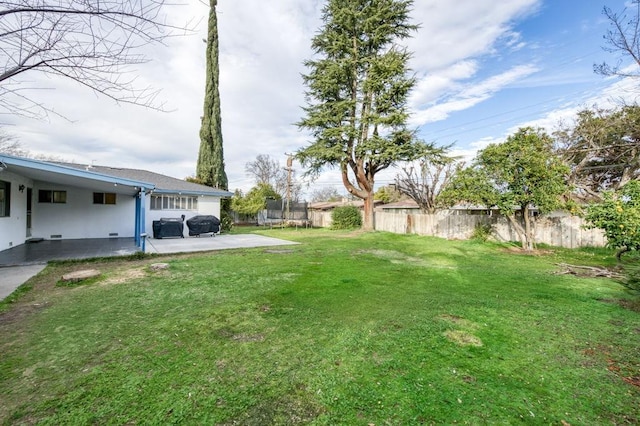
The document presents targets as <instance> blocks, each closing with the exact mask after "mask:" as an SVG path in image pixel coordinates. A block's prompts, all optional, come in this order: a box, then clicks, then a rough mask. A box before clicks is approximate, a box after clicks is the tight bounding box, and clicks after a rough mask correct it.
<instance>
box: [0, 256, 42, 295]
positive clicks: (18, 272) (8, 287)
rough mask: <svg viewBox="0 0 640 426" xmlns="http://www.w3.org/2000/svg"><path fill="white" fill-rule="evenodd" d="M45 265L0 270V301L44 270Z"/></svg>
mask: <svg viewBox="0 0 640 426" xmlns="http://www.w3.org/2000/svg"><path fill="white" fill-rule="evenodd" d="M45 266H47V265H45V264H41V265H28V266H11V267H6V268H0V300H3V299H4V298H5V297H7V296H8V295H10V294H11V293H13V292H14V291H15V290H16V289H17V288H18V287H20V286H21V285H22V284H24V283H25V282H27V280H29V279H30V278H31V277H33V276H34V275H37V274H38V273H39V272H40V271H42V270H43V269H44V268H45Z"/></svg>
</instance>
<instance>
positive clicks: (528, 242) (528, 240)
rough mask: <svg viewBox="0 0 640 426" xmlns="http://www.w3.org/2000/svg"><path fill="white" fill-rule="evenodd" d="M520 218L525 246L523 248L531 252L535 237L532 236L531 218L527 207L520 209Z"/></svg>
mask: <svg viewBox="0 0 640 426" xmlns="http://www.w3.org/2000/svg"><path fill="white" fill-rule="evenodd" d="M522 217H523V219H524V239H525V241H524V242H525V246H523V248H524V249H525V250H527V251H530V250H533V249H534V248H535V246H534V240H535V237H534V235H533V228H532V226H531V225H532V224H531V217H530V216H529V206H524V207H523V208H522Z"/></svg>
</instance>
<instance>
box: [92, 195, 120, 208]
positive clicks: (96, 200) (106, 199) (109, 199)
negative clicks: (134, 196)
mask: <svg viewBox="0 0 640 426" xmlns="http://www.w3.org/2000/svg"><path fill="white" fill-rule="evenodd" d="M117 199H118V197H117V195H116V193H115V192H94V193H93V204H96V205H106V206H115V205H116V204H117Z"/></svg>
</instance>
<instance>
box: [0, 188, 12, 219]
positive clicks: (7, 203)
mask: <svg viewBox="0 0 640 426" xmlns="http://www.w3.org/2000/svg"><path fill="white" fill-rule="evenodd" d="M10 214H11V182H5V181H3V180H0V217H9V215H10Z"/></svg>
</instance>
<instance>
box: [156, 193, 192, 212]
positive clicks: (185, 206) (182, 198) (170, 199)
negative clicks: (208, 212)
mask: <svg viewBox="0 0 640 426" xmlns="http://www.w3.org/2000/svg"><path fill="white" fill-rule="evenodd" d="M149 208H150V209H151V210H154V211H162V210H178V211H197V210H198V196H197V195H173V194H152V195H151V200H150V202H149Z"/></svg>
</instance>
